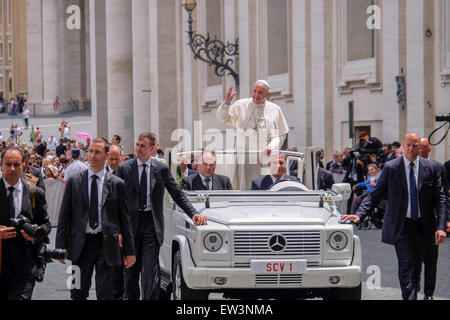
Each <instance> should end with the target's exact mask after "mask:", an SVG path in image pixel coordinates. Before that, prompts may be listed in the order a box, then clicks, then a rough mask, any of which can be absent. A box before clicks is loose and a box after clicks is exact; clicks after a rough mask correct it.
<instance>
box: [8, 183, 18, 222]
mask: <svg viewBox="0 0 450 320" xmlns="http://www.w3.org/2000/svg"><path fill="white" fill-rule="evenodd" d="M8 190H9V196H8V202H9V216H10V217H11V218H15V217H16V208H15V206H14V190H15V189H14V187H9V188H8Z"/></svg>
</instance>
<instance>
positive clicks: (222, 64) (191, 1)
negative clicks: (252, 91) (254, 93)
mask: <svg viewBox="0 0 450 320" xmlns="http://www.w3.org/2000/svg"><path fill="white" fill-rule="evenodd" d="M183 7H184V9H185V10H186V11H187V12H188V14H189V18H188V24H189V30H188V32H187V33H188V35H189V47H190V48H191V50H192V53H193V54H194V59H195V60H200V61H203V62H205V63H207V64H208V65H210V66H214V67H215V70H214V71H215V73H216V75H217V76H218V77H224V76H225V75H226V73H228V75H230V76H232V77H233V78H234V81H235V84H236V87H239V74H238V73H237V72H236V71H235V70H234V69H233V67H232V65H233V64H234V61H233V59H232V57H234V56H239V39H237V40H236V42H235V43H230V42H227V43H226V44H224V43H223V42H222V41H220V40H219V39H217V37H216V36H214V38H211V37H210V35H209V33H208V34H207V36H206V37H205V36H203V35H201V34H197V33H195V32H194V31H193V29H192V23H193V22H194V21H193V19H192V12H193V11H194V10H195V8H196V7H197V2H196V0H184V2H183Z"/></svg>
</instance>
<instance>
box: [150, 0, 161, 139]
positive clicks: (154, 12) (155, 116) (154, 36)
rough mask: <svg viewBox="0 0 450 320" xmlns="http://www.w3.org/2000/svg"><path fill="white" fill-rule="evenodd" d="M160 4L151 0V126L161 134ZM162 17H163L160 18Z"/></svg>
mask: <svg viewBox="0 0 450 320" xmlns="http://www.w3.org/2000/svg"><path fill="white" fill-rule="evenodd" d="M158 4H159V1H157V0H149V4H148V7H149V11H148V14H149V24H150V25H149V28H150V32H149V44H150V86H151V88H152V92H151V94H150V106H151V117H150V119H149V122H150V128H151V131H152V132H153V133H155V134H156V135H158V137H159V135H160V132H159V122H160V118H159V60H158V46H159V42H158V37H159V32H160V30H159V29H158V23H159V22H158V16H159V15H158V13H159V12H158V10H159V8H158ZM160 19H161V18H160Z"/></svg>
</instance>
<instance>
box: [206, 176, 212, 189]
mask: <svg viewBox="0 0 450 320" xmlns="http://www.w3.org/2000/svg"><path fill="white" fill-rule="evenodd" d="M210 182H211V179H205V188H206V190H211V188H210V186H209V183H210Z"/></svg>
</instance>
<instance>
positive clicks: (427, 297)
mask: <svg viewBox="0 0 450 320" xmlns="http://www.w3.org/2000/svg"><path fill="white" fill-rule="evenodd" d="M423 300H434V299H433V296H425V297H424V298H423Z"/></svg>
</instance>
